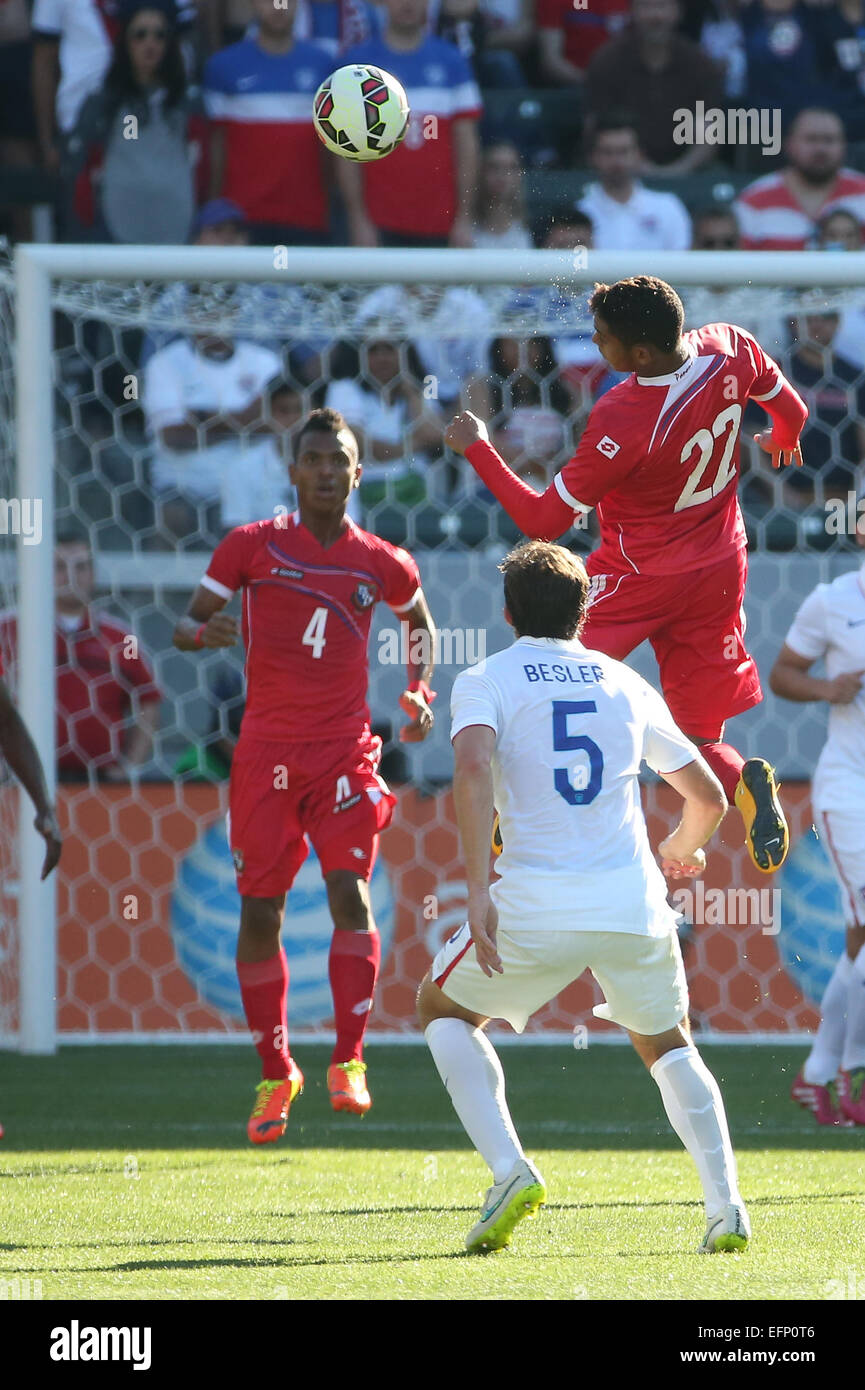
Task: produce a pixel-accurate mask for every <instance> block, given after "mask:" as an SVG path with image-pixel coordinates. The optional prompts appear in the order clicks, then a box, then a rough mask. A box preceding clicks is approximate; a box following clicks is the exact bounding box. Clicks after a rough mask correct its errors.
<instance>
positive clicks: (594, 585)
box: [586, 574, 609, 608]
mask: <svg viewBox="0 0 865 1390" xmlns="http://www.w3.org/2000/svg"><path fill="white" fill-rule="evenodd" d="M608 579H609V575H607V574H593V575H590V576H589V597H588V601H587V603H586V607H587V608H590V607H591V605H592V604H593V603H594V601H595V599H596V598H599V597H600V595H601V594H602V593H603V592H604V590H605V589H606V587H607V580H608Z"/></svg>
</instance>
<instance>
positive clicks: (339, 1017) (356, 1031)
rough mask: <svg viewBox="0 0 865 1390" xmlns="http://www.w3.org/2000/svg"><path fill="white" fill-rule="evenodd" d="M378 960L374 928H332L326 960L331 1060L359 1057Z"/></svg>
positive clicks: (342, 1060)
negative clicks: (330, 1002) (331, 1017)
mask: <svg viewBox="0 0 865 1390" xmlns="http://www.w3.org/2000/svg"><path fill="white" fill-rule="evenodd" d="M380 964H381V940H380V938H379V934H378V932H377V931H369V932H367V931H343V930H335V931H334V933H333V940H332V941H331V944H330V959H329V962H328V967H329V973H330V987H331V990H332V992H333V1013H334V1018H335V1020H336V1045H335V1047H334V1049H333V1056H332V1057H331V1062H350V1061H352V1060H355V1061H358V1062H359V1061H360V1060H361V1058H362V1055H363V1035H364V1032H365V1030H366V1024H367V1019H368V1018H369V1011H370V1009H371V1008H372V997H373V993H374V992H375V982H376V979H377V977H378V970H379V966H380Z"/></svg>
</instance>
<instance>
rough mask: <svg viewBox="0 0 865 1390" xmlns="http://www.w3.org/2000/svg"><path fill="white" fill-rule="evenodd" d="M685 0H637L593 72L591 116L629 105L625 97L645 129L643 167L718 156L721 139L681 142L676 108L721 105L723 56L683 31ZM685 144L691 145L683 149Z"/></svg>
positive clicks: (678, 167)
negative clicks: (710, 53) (718, 58)
mask: <svg viewBox="0 0 865 1390" xmlns="http://www.w3.org/2000/svg"><path fill="white" fill-rule="evenodd" d="M679 17H680V8H679V5H678V3H677V0H632V6H631V24H630V27H629V28H628V29H627V30H626V31H625V33H624V34H622V35H621V36H620V37H619V38H614V39H611V40H610V42H609V43H607V44H605V45H604V47H603V48H602V49H601V51H600V52H599V53H596V54H595V56H594V58H593V59H592V61H591V62H590V64H589V67H588V70H587V72H586V108H587V110H588V112H589V113H590V118H589V121H588V122H587V124H588V125H589V127H591V122H592V121H593V120H597V119H599V118H600V117H602V116H605V115H608V114H610V112H611V111H616V110H618V109H620V108H621V104H622V100H623V98H625V99H626V100H627V102H628V107H629V110H630V112H631V115H632V117H633V119H634V123H635V125H636V127H637V129H638V130H639V132H640V144H641V147H642V149H643V151H644V156H645V157H644V159H643V163H642V167H641V169H640V172H641V173H650V172H653V171H654V172H662V173H664V174H674V175H679V174H689V173H691V172H692V171H693V170H694V169H699V168H700V166H701V165H703V164H705V163H706V162H707V161H708V160H711V159H713V158H714V157H715V154H716V147H715V146H713V145H697V144H694V145H691V146H685V145H681V144H677V143H676V141H675V139H674V131H675V129H676V122H675V120H674V112H676V111H678V110H681V109H685V110H688V111H694V110H695V108H696V103H697V102H698V101H701V102H704V103H705V106H706V108H708V107H717V106H719V105H720V102H721V97H722V93H723V87H722V77H721V72H720V69H719V68H718V66H717V64H715V63H713V62H712V60H711V59H710V58H708V57H707V56H706V54H705V53H703V52H702V50H701V49H700V48H699V46H698V45H697V44H695V43H693V42H692V41H691V40H690V39H686V38H683V37H682V35H680V34H678V33H677V32H676V26H677V24H678V22H679ZM683 150H684V153H683Z"/></svg>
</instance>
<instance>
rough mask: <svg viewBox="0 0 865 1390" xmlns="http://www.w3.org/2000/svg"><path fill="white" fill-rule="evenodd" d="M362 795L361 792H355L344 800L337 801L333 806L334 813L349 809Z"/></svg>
mask: <svg viewBox="0 0 865 1390" xmlns="http://www.w3.org/2000/svg"><path fill="white" fill-rule="evenodd" d="M361 795H362V793H361V792H355V794H354V796H348V797H346V799H345V800H344V801H337V803H336V805H335V806H334V808H333V814H334V815H336V814H337V812H338V811H347V810H348V808H349V807H350V806H356V805H357V803H358V802H359V801H360V798H361Z"/></svg>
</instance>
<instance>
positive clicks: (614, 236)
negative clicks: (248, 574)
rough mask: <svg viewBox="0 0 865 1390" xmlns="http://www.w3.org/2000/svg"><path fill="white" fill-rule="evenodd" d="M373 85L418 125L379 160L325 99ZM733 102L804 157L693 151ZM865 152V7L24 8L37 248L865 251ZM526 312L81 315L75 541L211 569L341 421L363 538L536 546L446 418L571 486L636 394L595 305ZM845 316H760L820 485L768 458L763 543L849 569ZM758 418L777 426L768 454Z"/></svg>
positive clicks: (468, 0)
mask: <svg viewBox="0 0 865 1390" xmlns="http://www.w3.org/2000/svg"><path fill="white" fill-rule="evenodd" d="M355 59H356V60H359V61H371V62H374V63H376V64H378V65H380V66H382V67H384V68H386V69H387V70H389V71H391V72H393V73H394V74H395V75H396V76H397V77H398V78H399V79H400V80H401V81H402V83H403V85H404V86H405V87H406V89H407V93H408V97H409V102H410V105H411V107H412V111H413V117H412V122H411V125H410V128H409V132H408V135H407V138H406V140H405V142H404V144H403V145H402V146H401V147H400V148H399V149H398V150H397V151H396V152H395V153H394V154H393V155H392V156H390V157H389V158H388V159H386V160H383V161H382V162H381V163H379V164H375V163H374V164H371V165H366V166H358V165H355V164H351V163H349V162H347V161H344V160H340V159H338V158H336V157H334V156H331V155H330V154H328V153H327V152H326V151H325V150H324V149H323V147H322V146H321V144H320V143H319V141H318V140H317V138H316V136H315V133H314V130H313V127H312V121H311V108H312V96H313V93H314V92H315V90H316V88H317V87H318V85H319V84H320V82H321V81H322V79H323V78H324V77H325V76H326V75H327V74H328V73H329V72H330V71H332V70H333V68H334V67H335V66H337V65H338V64H341V63H344V62H347V61H351V60H355ZM700 103H702V107H700ZM732 107H735V108H747V107H754V108H760V109H761V110H766V109H769V110H770V112H775V111H777V112H779V113H780V118H781V120H780V134H779V139H778V141H777V147H774V146H773V147H772V148H771V150H768V151H767V148H766V147H765V143H764V144H763V145H754V144H722V145H713V144H710V143H702V142H700V141H693V142H692V143H689V144H681V143H677V141H676V137H675V126H676V121H675V118H674V113H675V112H676V111H677V110H681V109H682V108H685V109H688V110H694V111H696V110H697V109H703V110H715V109H718V110H722V109H723V108H732ZM860 141H865V0H689V3H688V4H683V3H679V2H678V0H591V3H590V4H582V3H576V2H575V0H382V3H381V4H378V5H374V4H371V3H369V0H148V3H142V0H0V229H2V230H5V232H6V234H7V235H8V237H9V239H10V240H11V241H15V240H22V239H34V238H35V239H40V238H44V237H46V236H47V237H53V238H54V239H56V240H60V241H66V242H77V243H88V242H90V243H93V242H96V243H104V242H115V243H124V242H125V243H134V244H139V243H144V244H151V245H173V244H178V243H184V242H190V243H193V244H198V245H202V246H207V245H222V246H243V245H248V244H253V245H280V246H286V247H290V246H297V245H301V246H326V245H357V246H374V245H378V246H385V247H387V246H400V247H421V246H424V247H442V248H444V247H448V246H455V247H471V246H474V247H477V248H509V249H512V250H515V251H519V250H523V249H528V248H531V247H535V246H538V247H546V248H552V249H559V250H569V251H573V252H579V251H580V250H581V249H583V248H585V249H586V250H587V251H590V250H593V249H594V250H622V249H630V248H635V247H639V248H640V250H641V251H646V252H651V251H655V250H686V249H688V248H690V247H693V248H696V249H700V250H735V249H744V250H753V251H772V250H780V249H783V250H796V249H805V248H815V249H823V250H825V251H827V252H829V251H835V252H837V251H848V250H859V249H861V248H862V247H863V243H865V144H859V143H857V142H860ZM767 171H768V172H767ZM46 208H47V209H49V210H50V211H49V214H48V216H47V218H46V216H45V211H46ZM644 268H645V269H647V270H649V271H651V270H652V268H653V267H652V265H651V258H650V257H649V258H648V259H647V262H646V265H645V267H644ZM715 293H717V292H714V291H712V290H711V288H708V287H707V288H706V289H704V290H701V291H700V292H699V295H698V294H696V293H695V294H693V295H692V296H686V300H687V299H690V300H692V303H691V304H690V306H689V305H688V304H686V308H687V307H689V308H690V310H691V311H692V313H693V316H694V321H695V322H697V321H699V322H705V321H706V320H707V319H711V318H712V317H715V316H717V317H729V316H730V313H729V304H728V303H724V302H723V301H722V298H721V297H719V299H718V312H717V314H716V315H713V314H712V312H711V305H712V302H713V294H715ZM502 296H503V298H502V297H500V299H499V301H498V302H497V304H491V300H490V297H489V296H488V295H486V296H482V295H481V294H479V293H477V292H476V291H474V290H472V289H470V288H453V287H452V288H449V289H447V290H445V291H444V292H443V293H441V294H439V295H436V294H435V293H433V292H431V291H430V290H429V289H428V288H426V289H425V288H424V287H420V286H417V287H411V286H409V287H395V286H387V285H385V286H382V287H380V288H378V289H375V290H371V291H369V292H364V293H362V294H358V295H357V298H356V301H355V302H354V303H353V307H352V309H351V312H348V311H347V313H346V317H345V325H346V327H345V332H344V333H340V334H338V335H337V334H334V333H331V334H330V335H329V336H328V335H326V334H324V335H323V334H322V333H321V331H320V330H319V331H318V332H316V331H313V330H312V329H308V330H307V329H306V328H301V329H299V330H298V331H297V332H296V333H291V332H286V331H285V327H284V325H285V323H286V319H287V318H290V317H292V311H293V309H296V311H297V312H296V314H293V317H294V319H295V320H296V322H297V323H299V324H303V323H304V321H306V322H308V323H311V322H312V321H313V319H314V315H312V316H309V315H307V312H306V311H307V309H308V308H309V302H310V291H309V290H308V289H304V288H303V287H300V286H298V285H295V284H289V283H286V284H284V285H256V286H236V285H235V286H221V287H217V288H213V287H211V288H210V289H205V288H204V287H202V286H187V285H182V284H173V285H170V286H168V287H166V288H165V289H163V290H161V291H160V292H159V296H158V299H157V300H156V301H155V307H153V309H152V316H151V317H152V325H151V327H150V330H149V331H147V332H145V331H143V330H138V329H127V328H123V329H118V328H117V327H116V326H113V325H109V324H106V322H104V321H99V320H97V319H94V320H88V318H87V313H86V309H83V310H82V311H81V314H80V316H79V318H78V319H77V320H75V319H73V317H72V316H71V315H70V316H68V317H67V316H64V315H58V316H57V321H56V339H57V349H58V384H59V387H60V390H59V405H58V410H59V417H60V418H59V419H58V431H57V440H58V446H57V447H58V471H59V478H60V497H59V501H60V517H61V519H64V518H65V519H66V520H75V521H77V522H78V523H80V524H83V525H84V526H85V527H89V528H91V529H92V528H93V527H95V528H96V530H95V532H93V534H94V535H95V537H96V540H95V544H96V548H97V550H101V549H113V550H123V549H128V548H130V547H131V546H133V547H138V546H141V547H143V548H144V549H146V550H155V551H159V550H168V549H170V550H177V549H179V550H181V551H183V550H196V551H205V550H209V549H211V548H212V547H213V545H214V544H215V543H216V541H217V540H218V539H219V538H220V537H221V536H222V535H224V534H225V532H226V531H227V530H229V529H230V528H231V527H233V526H236V525H238V524H242V523H244V522H246V521H250V520H253V519H256V518H258V517H260V516H262V515H266V516H269V515H272V514H273V512H274V509H276V508H280V507H285V506H288V505H290V504H291V500H292V498H291V489H290V486H289V484H288V481H287V468H286V465H287V463H288V461H289V460H290V457H291V448H292V438H293V432H294V431H295V430H296V428H297V426H298V424H299V422H300V421H301V420H302V419H303V417H304V416H305V414H306V413H307V412H308V410H309V409H310V408H313V407H315V406H319V405H330V406H334V407H335V408H337V409H338V410H340V411H341V412H342V413H343V414H344V415H345V417H346V419H347V420H348V421H349V423H350V424H351V426H352V427H353V429H354V430H355V432H356V434H357V436H358V439H359V442H360V446H361V454H362V460H363V462H364V480H363V483H362V486H361V489H360V493H359V496H358V497H357V500H356V503H355V504H354V508H355V516H356V519H358V520H359V521H360V522H362V523H363V524H364V525H366V526H368V527H369V528H370V529H372V530H375V531H377V532H378V533H379V534H381V535H383V536H384V537H386V538H387V539H390V540H393V541H396V542H400V543H406V544H408V545H409V546H411V547H421V548H422V547H424V546H428V545H435V546H441V545H451V544H457V545H469V546H473V545H480V544H488V543H492V544H501V543H507V542H510V541H512V540H513V539H515V537H516V532H515V530H514V528H513V526H512V524H511V523H510V521H509V520H508V518H507V517H506V516H505V514H504V513H503V512H502V510H501V509H500V508H498V507H497V506H495V504H494V502H493V499H492V497H491V496H490V494H489V493H488V492H486V490H485V489H484V488H483V487H482V486H481V484H480V483H479V481H478V479H477V478H476V476H475V474H474V473H473V471H472V470H471V469H470V468H468V466H467V465H466V464H465V462H464V460H462V459H460V458H458V457H457V456H455V455H454V454H452V453H451V452H450V451H449V450H448V449H447V448H446V446H445V443H444V429H445V426H446V424H447V421H448V419H449V418H450V416H451V415H452V414H453V413H454V411H455V410H459V409H462V408H466V407H468V408H470V409H472V410H474V411H475V412H476V413H477V414H479V415H481V416H482V417H483V418H485V419H488V420H489V421H490V422H491V433H492V436H493V439H494V441H495V443H496V445H497V447H498V449H499V450H500V452H501V453H502V455H503V456H504V457H505V458H506V459H507V461H508V462H509V463H510V464H511V466H512V467H513V468H514V469H515V470H516V471H517V472H518V473H520V475H521V476H523V477H525V478H526V479H527V480H528V481H530V482H531V483H532V484H533V485H534V486H536V487H538V488H543V487H545V486H546V485H547V484H548V483H549V482H550V481H551V479H552V477H553V475H554V474H555V472H556V471H557V470H558V469H559V468H560V467H561V466H562V464H563V463H564V462H565V461H566V460H567V458H568V457H569V456H570V454H571V453H572V452H573V448H574V444H575V442H576V440H577V439H578V438H579V434H580V431H581V428H582V426H583V423H584V421H585V419H586V416H587V414H588V411H589V410H590V408H591V406H592V404H593V403H594V402H595V401H596V400H597V399H598V397H599V396H600V395H601V394H602V393H603V392H604V391H606V390H608V389H609V388H610V386H612V385H613V384H614V383H615V382H616V381H617V380H618V379H619V378H618V377H617V375H616V374H615V373H614V372H612V371H611V370H610V369H609V368H608V367H607V364H606V363H605V362H604V361H603V359H602V358H601V357H600V356H599V354H598V352H597V350H596V348H595V347H594V345H593V343H592V323H591V318H590V316H589V315H588V312H587V310H586V308H585V296H584V294H583V293H582V292H581V291H580V290H579V287H577V289H574V288H573V287H566V286H558V287H556V286H554V287H551V288H549V289H543V290H540V289H536V290H531V289H519V288H511V289H509V290H503V291H502ZM818 308H819V306H818V307H815V308H814V310H813V312H808V313H804V312H802V313H799V314H793V313H791V314H789V315H779V316H778V317H777V318H776V321H775V322H773V323H771V324H770V325H769V326H768V328H767V324H766V322H765V319H762V320H760V321H759V322H757V321H754V322H746V321H745V320H744V319H742V320H741V321H742V322H743V323H744V326H745V327H748V328H751V329H753V330H754V331H756V332H758V334H759V336H760V337H761V341H763V342H764V343H765V344H766V346H767V347H768V348H769V350H770V351H773V352H774V355H775V356H776V357H777V358H778V359H779V361H780V362H781V364H782V366H783V368H784V370H785V372H786V373H787V374H788V376H789V378H790V380H791V381H792V382H794V383H795V385H796V387H797V389H798V390H799V391H800V392H801V393H802V395H803V396H804V398H805V399H806V401H807V403H808V405H809V409H810V412H811V414H810V419H809V422H808V425H807V427H806V431H805V434H804V436H803V448H804V454H805V459H806V467H805V469H804V470H802V472H801V473H798V474H797V475H796V476H795V477H792V476H791V477H781V476H777V475H775V476H773V475H772V474H771V470H767V469H766V467H765V464H764V463H763V462H762V461H761V460H760V459H759V457H758V455H757V451H756V449H754V450H752V449H751V448H750V447H749V444H748V443H747V442H746V443H745V444H744V446H743V462H742V472H743V483H742V489H741V495H742V504H743V508H744V511H745V516H746V522H747V525H748V528H749V533H750V539H751V543H752V545H756V546H758V547H760V546H762V547H768V548H774V549H782V550H783V549H792V548H794V547H796V546H799V545H801V544H806V545H815V546H828V545H837V546H844V545H847V544H852V542H849V541H848V540H847V539H846V538H844V537H834V536H827V533H826V527H825V526H824V524H823V521H824V516H825V504H826V502H827V500H829V499H831V498H833V497H838V496H846V495H847V494H848V493H849V491H850V490H851V489H853V488H855V487H856V486H857V481H858V480H857V474H858V472H859V470H860V464H861V461H862V457H863V447H865V308H862V307H860V306H858V305H857V304H856V303H855V302H854V303H852V304H851V305H849V306H841V307H838V308H836V307H832V308H831V309H829V308H826V307H825V306H823V308H822V309H820V311H819V312H818ZM743 312H746V311H743ZM160 321H161V322H160ZM503 322H506V323H507V324H509V325H510V327H509V328H508V329H507V331H504V330H503V328H502V323H503ZM538 325H541V326H540V327H539V326H538ZM130 369H131V370H132V371H133V372H134V374H135V375H136V377H137V378H140V392H139V393H138V394H137V395H136V396H135V398H134V399H132V400H130V398H129V395H128V393H125V391H124V383H126V382H128V379H129V376H128V373H129V371H130ZM752 416H753V418H752ZM761 425H762V420H761V415H760V412H758V411H756V410H753V411H752V412H749V414H748V415H747V416H746V419H745V435H746V437H747V435H748V434H749V433H750V434H753V433H755V432H756V431H757V430H759V429H760V428H761ZM593 528H594V522H591V523H590V524H589V525H588V526H587V527H586V528H585V529H584V530H583V531H582V532H579V531H577V532H574V534H573V537H572V540H571V542H570V543H572V544H573V545H574V546H575V548H578V549H579V548H582V549H587V548H590V547H591V546H592V545H593V544H594V542H595V538H596V537H595V531H594V529H593Z"/></svg>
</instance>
